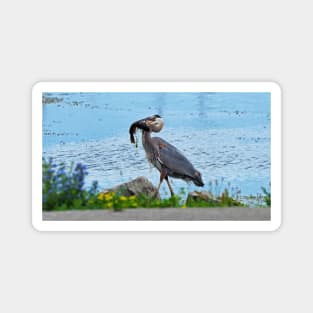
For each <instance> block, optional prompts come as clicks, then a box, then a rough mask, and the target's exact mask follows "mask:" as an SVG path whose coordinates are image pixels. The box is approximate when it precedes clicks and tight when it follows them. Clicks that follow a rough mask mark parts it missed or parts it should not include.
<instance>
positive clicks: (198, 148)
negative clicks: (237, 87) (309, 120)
mask: <svg viewBox="0 0 313 313" xmlns="http://www.w3.org/2000/svg"><path fill="white" fill-rule="evenodd" d="M43 99H44V104H43V156H44V157H50V156H51V157H53V158H54V159H55V160H56V162H66V163H69V162H71V161H74V162H82V163H83V164H86V165H87V166H88V169H89V170H88V172H89V175H88V177H87V182H86V183H87V185H89V184H91V182H92V181H93V180H98V182H99V184H100V186H101V187H103V188H107V187H111V186H113V185H116V184H119V183H123V182H126V181H128V180H130V179H133V178H135V177H137V176H141V175H143V176H146V177H148V178H149V179H150V180H151V181H152V182H153V183H154V184H155V185H157V184H158V181H159V173H158V171H157V170H156V169H154V168H151V167H150V165H149V164H148V162H147V160H146V159H145V153H144V150H143V147H142V145H141V142H140V144H139V145H138V148H136V147H135V146H134V145H131V144H130V141H129V133H128V130H129V126H130V124H131V123H132V122H134V121H136V120H138V119H141V118H144V117H146V116H149V115H152V114H160V115H161V116H162V117H163V119H164V122H165V126H164V128H163V130H162V131H161V132H160V133H158V136H159V137H162V138H164V139H165V140H167V141H168V142H170V143H172V144H173V145H175V146H177V147H178V148H179V149H180V150H181V151H183V152H184V154H185V155H186V156H187V158H188V159H189V160H190V161H191V162H192V163H193V164H194V166H195V167H196V168H197V169H198V170H199V171H200V172H201V173H202V176H203V180H204V182H205V183H206V186H205V187H203V188H205V189H208V186H209V182H210V181H215V180H218V181H221V180H224V183H225V184H227V183H228V182H229V183H231V186H233V187H238V188H239V189H240V190H241V192H242V194H244V195H249V194H257V193H260V191H261V190H260V187H261V186H265V187H268V186H269V182H270V166H271V163H270V94H269V93H45V94H44V97H43ZM138 137H140V139H141V134H140V133H139V132H138ZM172 182H173V186H174V189H175V190H176V191H178V190H179V188H180V187H185V188H186V189H187V190H195V189H197V190H200V189H201V188H199V187H195V186H193V185H187V184H186V183H185V182H184V181H181V180H176V179H173V180H172ZM166 191H167V190H166V184H164V186H163V190H162V193H163V194H165V192H166Z"/></svg>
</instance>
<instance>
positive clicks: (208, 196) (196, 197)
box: [186, 190, 220, 204]
mask: <svg viewBox="0 0 313 313" xmlns="http://www.w3.org/2000/svg"><path fill="white" fill-rule="evenodd" d="M197 201H207V202H210V203H212V204H218V203H220V201H219V200H217V199H216V198H215V197H214V196H213V194H212V193H211V192H209V191H205V190H203V191H201V192H199V191H192V192H189V193H188V197H187V201H186V203H190V202H197Z"/></svg>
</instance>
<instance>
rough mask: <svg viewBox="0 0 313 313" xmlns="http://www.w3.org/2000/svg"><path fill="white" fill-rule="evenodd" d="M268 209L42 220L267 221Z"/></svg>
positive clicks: (88, 213)
mask: <svg viewBox="0 0 313 313" xmlns="http://www.w3.org/2000/svg"><path fill="white" fill-rule="evenodd" d="M270 219H271V208H245V207H231V208H163V209H159V208H157V209H127V210H124V211H121V212H114V211H109V210H71V211H62V212H44V213H43V220H45V221H268V220H270Z"/></svg>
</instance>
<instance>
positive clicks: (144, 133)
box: [142, 130, 151, 146]
mask: <svg viewBox="0 0 313 313" xmlns="http://www.w3.org/2000/svg"><path fill="white" fill-rule="evenodd" d="M150 142H151V132H147V131H144V130H143V131H142V144H143V146H145V145H149V143H150Z"/></svg>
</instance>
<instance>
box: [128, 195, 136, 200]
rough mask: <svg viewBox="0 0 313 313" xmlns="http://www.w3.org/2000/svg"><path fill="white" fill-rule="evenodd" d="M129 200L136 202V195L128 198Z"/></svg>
mask: <svg viewBox="0 0 313 313" xmlns="http://www.w3.org/2000/svg"><path fill="white" fill-rule="evenodd" d="M128 199H129V200H135V199H136V196H135V195H133V196H130V197H128Z"/></svg>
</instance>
